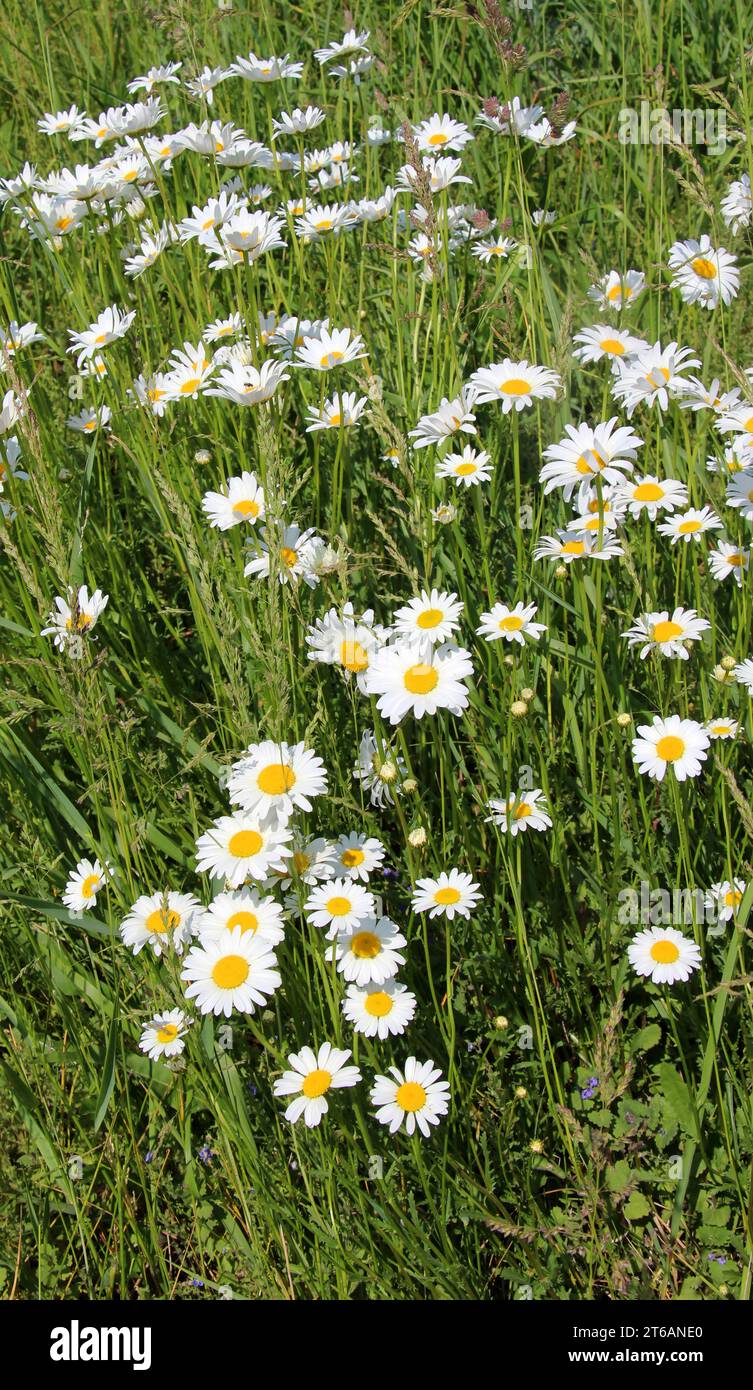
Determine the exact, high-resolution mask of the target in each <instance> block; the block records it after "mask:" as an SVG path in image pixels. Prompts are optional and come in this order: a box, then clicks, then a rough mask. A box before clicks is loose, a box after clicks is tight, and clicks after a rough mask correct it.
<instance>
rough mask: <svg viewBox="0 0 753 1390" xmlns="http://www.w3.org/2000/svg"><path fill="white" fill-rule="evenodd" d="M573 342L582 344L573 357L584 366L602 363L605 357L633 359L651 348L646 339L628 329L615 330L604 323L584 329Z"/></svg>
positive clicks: (575, 350) (574, 351)
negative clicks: (643, 350) (591, 363)
mask: <svg viewBox="0 0 753 1390" xmlns="http://www.w3.org/2000/svg"><path fill="white" fill-rule="evenodd" d="M573 341H574V342H576V343H579V344H580V346H579V347H577V348H575V349H574V350H573V357H575V358H576V359H577V360H578V361H579V362H583V363H584V364H585V363H588V362H600V361H601V360H602V359H603V358H604V357H609V358H613V359H614V358H617V357H631V356H634V355H635V353H636V352H640V351H641V350H642V349H644V348H647V347H648V346H649V344H648V343H647V342H646V341H645V339H644V338H636V337H635V335H634V334H633V333H629V332H628V330H627V329H626V328H614V327H612V325H611V324H604V323H597V324H594V326H593V327H592V328H584V329H582V331H581V332H580V333H576V334H575V337H574V339H573Z"/></svg>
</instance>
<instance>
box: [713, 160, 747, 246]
mask: <svg viewBox="0 0 753 1390" xmlns="http://www.w3.org/2000/svg"><path fill="white" fill-rule="evenodd" d="M751 208H753V202H752V201H751V192H750V175H749V174H743V175H742V177H741V178H740V179H735V180H733V182H732V183H731V184H730V186H729V189H728V191H727V193H726V194H725V196H724V197H723V198H722V201H721V203H720V204H719V210H720V212H721V214H722V217H723V218H724V222H725V225H726V226H727V227H729V229H730V231H731V233H732V235H733V236H737V233H738V232H740V231H742V229H743V228H744V227H748V226H750V216H751Z"/></svg>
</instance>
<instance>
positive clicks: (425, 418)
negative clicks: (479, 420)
mask: <svg viewBox="0 0 753 1390" xmlns="http://www.w3.org/2000/svg"><path fill="white" fill-rule="evenodd" d="M475 400H476V392H475V391H474V390H473V389H472V388H471V387H468V386H464V387H463V389H462V391H461V393H460V395H459V396H455V397H453V399H452V400H449V399H448V397H447V396H444V397H443V398H442V402H441V404H440V406H439V409H438V410H435V411H433V412H432V413H431V414H429V415H422V416H421V419H420V420H419V422H418V424H417V425H416V427H415V429H412V430H409V431H408V438H409V439H411V440H412V441H413V448H414V449H428V448H429V447H430V446H431V445H432V444H441V443H442V442H443V441H444V440H445V439H450V438H451V437H452V436H453V435H454V434H458V433H462V434H475V433H476V417H475V415H474V414H473V406H474V403H475Z"/></svg>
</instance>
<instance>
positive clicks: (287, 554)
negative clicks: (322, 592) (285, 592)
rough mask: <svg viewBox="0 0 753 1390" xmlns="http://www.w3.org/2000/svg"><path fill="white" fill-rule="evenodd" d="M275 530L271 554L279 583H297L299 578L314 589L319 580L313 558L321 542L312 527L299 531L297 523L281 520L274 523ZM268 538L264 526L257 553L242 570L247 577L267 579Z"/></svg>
mask: <svg viewBox="0 0 753 1390" xmlns="http://www.w3.org/2000/svg"><path fill="white" fill-rule="evenodd" d="M275 530H276V533H277V534H276V536H275V543H274V546H273V549H272V554H273V555H274V558H275V570H276V573H277V578H278V580H279V582H280V584H296V583H297V582H298V581H299V580H300V579H302V580H303V581H304V583H305V584H308V585H309V586H310V588H312V589H313V588H315V586H316V585H317V584H318V583H319V576H318V574H317V572H316V569H315V560H316V556H317V554H318V551H319V548H320V547H321V545H322V541H321V538H320V537H319V536H317V535H316V534H315V532H314V528H313V526H311V527H309V528H308V530H306V531H302V530H301V528H300V526H296V525H291V526H285V525H284V524H283V523H282V522H276V523H275ZM272 534H273V535H274V532H273V533H272ZM270 539H271V536H270V532H269V528H267V527H265V528H264V529H263V530H262V533H261V537H260V539H259V541H258V544H257V547H256V549H257V554H256V555H255V556H254V558H253V559H252V560H249V562H248V564H247V565H246V566H245V568H244V570H243V573H244V575H246V577H248V576H249V575H252V574H253V575H256V576H257V578H259V579H269V576H270V563H271V562H270V545H269V541H270Z"/></svg>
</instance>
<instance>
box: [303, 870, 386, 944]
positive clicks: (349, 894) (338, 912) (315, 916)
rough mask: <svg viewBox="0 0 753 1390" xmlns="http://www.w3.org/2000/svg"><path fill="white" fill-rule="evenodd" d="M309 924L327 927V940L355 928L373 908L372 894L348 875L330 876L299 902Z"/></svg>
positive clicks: (374, 907)
mask: <svg viewBox="0 0 753 1390" xmlns="http://www.w3.org/2000/svg"><path fill="white" fill-rule="evenodd" d="M303 910H304V912H305V913H306V915H307V917H308V919H309V921H310V922H311V925H312V927H320V928H324V927H326V928H327V938H328V940H331V939H332V938H333V937H334V936H336V935H337V934H338V932H340V933H342V932H349V931H357V930H358V928H359V926H360V925H361V923H362V922H364V921H366V919H367V918H372V917H373V916H374V912H375V910H376V904H375V901H374V894H373V893H369V892H368V890H367V889H365V888H362V887H361V885H360V884H359V883H356V882H355V881H354V879H353V878H352V877H351V876H350V875H348V876H347V878H332V879H329V880H328V881H327V882H326V883H323V884H320V885H319V886H318V887H316V888H315V889H314V891H313V893H311V894H310V896H309V897H308V898H307V899H306V901H305V903H304V904H303Z"/></svg>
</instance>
